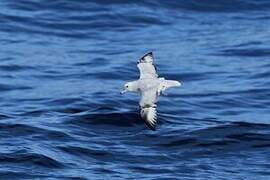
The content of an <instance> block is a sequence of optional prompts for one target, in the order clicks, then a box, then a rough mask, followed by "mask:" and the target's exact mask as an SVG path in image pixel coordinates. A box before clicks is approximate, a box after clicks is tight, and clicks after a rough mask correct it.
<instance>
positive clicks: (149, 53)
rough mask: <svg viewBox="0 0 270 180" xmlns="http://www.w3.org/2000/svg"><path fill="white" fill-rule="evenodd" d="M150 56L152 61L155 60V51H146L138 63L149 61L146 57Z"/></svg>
mask: <svg viewBox="0 0 270 180" xmlns="http://www.w3.org/2000/svg"><path fill="white" fill-rule="evenodd" d="M148 56H150V58H148V59H151V60H150V62H153V52H152V51H150V52H148V53H146V54H145V55H144V56H143V57H141V58H140V60H139V61H138V63H143V62H148V61H149V60H147V59H145V58H146V57H148Z"/></svg>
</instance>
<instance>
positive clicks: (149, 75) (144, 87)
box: [123, 52, 181, 130]
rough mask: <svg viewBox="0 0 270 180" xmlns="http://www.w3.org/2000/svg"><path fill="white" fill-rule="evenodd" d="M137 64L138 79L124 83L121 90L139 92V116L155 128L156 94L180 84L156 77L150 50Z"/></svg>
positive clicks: (158, 94)
mask: <svg viewBox="0 0 270 180" xmlns="http://www.w3.org/2000/svg"><path fill="white" fill-rule="evenodd" d="M137 66H138V68H139V70H140V78H139V80H137V81H132V82H128V83H126V84H125V88H124V91H123V92H126V91H132V92H138V93H139V94H140V96H141V100H140V103H139V104H140V107H141V113H140V114H141V117H142V118H143V119H144V120H145V122H146V124H147V126H148V127H149V128H151V129H152V130H155V127H156V119H157V114H156V107H157V105H156V103H157V98H158V96H160V95H161V94H163V93H164V91H165V90H166V89H167V88H170V87H176V86H180V85H181V84H180V82H178V81H174V80H166V79H165V78H158V75H157V73H156V68H155V66H154V64H153V54H152V53H151V52H150V53H148V54H146V55H145V56H143V57H142V58H141V59H140V60H139V62H138V65H137Z"/></svg>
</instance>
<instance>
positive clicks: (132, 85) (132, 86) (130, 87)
mask: <svg viewBox="0 0 270 180" xmlns="http://www.w3.org/2000/svg"><path fill="white" fill-rule="evenodd" d="M128 91H137V88H136V87H135V83H134V82H127V83H126V84H125V85H124V87H123V90H122V91H121V94H124V93H125V92H128Z"/></svg>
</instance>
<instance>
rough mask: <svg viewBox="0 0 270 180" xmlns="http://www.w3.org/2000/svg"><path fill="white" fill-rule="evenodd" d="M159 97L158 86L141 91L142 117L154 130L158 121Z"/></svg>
mask: <svg viewBox="0 0 270 180" xmlns="http://www.w3.org/2000/svg"><path fill="white" fill-rule="evenodd" d="M157 97H158V96H157V89H156V88H152V89H149V90H147V91H144V92H141V101H140V106H141V117H142V118H143V120H144V121H145V123H146V125H147V126H148V127H149V128H150V129H152V130H155V128H156V123H157V111H156V106H157V105H156V102H157Z"/></svg>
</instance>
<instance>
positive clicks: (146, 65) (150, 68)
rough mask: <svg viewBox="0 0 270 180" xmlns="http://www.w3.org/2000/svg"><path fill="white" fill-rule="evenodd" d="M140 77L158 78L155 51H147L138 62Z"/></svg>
mask: <svg viewBox="0 0 270 180" xmlns="http://www.w3.org/2000/svg"><path fill="white" fill-rule="evenodd" d="M137 66H138V68H139V70H140V79H147V78H157V77H158V75H157V72H156V67H155V65H154V58H153V53H152V52H150V53H147V54H146V55H144V56H143V57H142V58H141V59H140V60H139V62H138V65H137Z"/></svg>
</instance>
